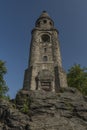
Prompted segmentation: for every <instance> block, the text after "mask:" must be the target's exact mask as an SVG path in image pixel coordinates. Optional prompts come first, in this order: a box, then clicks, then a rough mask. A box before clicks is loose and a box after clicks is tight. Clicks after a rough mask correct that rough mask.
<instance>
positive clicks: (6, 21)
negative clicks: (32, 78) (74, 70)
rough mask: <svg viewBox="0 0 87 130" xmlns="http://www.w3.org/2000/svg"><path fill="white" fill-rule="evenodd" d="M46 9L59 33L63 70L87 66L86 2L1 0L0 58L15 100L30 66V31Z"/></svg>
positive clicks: (10, 92)
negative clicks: (25, 72)
mask: <svg viewBox="0 0 87 130" xmlns="http://www.w3.org/2000/svg"><path fill="white" fill-rule="evenodd" d="M43 10H46V11H47V12H48V13H49V15H50V16H51V18H52V19H53V20H54V23H55V27H56V28H57V29H58V30H59V38H60V44H61V53H62V60H63V67H64V68H65V70H66V71H67V70H68V69H69V68H70V66H72V65H73V64H74V63H78V64H81V65H82V66H86V67H87V58H86V56H87V0H37V1H36V0H0V59H1V60H3V61H6V66H7V69H8V73H7V75H6V76H5V80H6V83H7V85H8V87H9V89H10V90H9V94H10V96H11V97H12V98H13V97H15V95H16V93H17V91H18V90H19V89H21V88H22V86H23V78H24V70H25V69H26V68H27V65H28V56H29V46H30V40H31V30H32V29H33V28H34V26H35V21H36V19H37V18H38V17H39V15H40V14H41V12H42V11H43Z"/></svg>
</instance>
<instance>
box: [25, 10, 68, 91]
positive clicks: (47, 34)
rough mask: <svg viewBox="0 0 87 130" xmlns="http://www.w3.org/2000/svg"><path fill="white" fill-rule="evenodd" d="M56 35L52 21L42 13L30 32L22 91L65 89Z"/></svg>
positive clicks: (64, 78) (64, 75) (63, 72)
mask: <svg viewBox="0 0 87 130" xmlns="http://www.w3.org/2000/svg"><path fill="white" fill-rule="evenodd" d="M58 35H59V32H58V30H57V29H55V27H54V22H53V20H52V19H51V18H50V17H49V15H48V14H47V12H46V11H43V12H42V14H41V15H40V17H39V18H38V19H37V21H36V23H35V28H34V29H33V30H32V39H31V45H30V55H29V56H30V57H29V64H28V68H27V69H26V70H25V75H24V84H23V89H24V90H44V91H58V90H59V89H60V88H61V87H62V88H63V87H67V79H66V73H65V71H64V70H63V68H62V61H61V54H60V45H59V44H60V43H59V37H58Z"/></svg>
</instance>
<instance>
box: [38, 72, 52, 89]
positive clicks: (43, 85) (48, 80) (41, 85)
mask: <svg viewBox="0 0 87 130" xmlns="http://www.w3.org/2000/svg"><path fill="white" fill-rule="evenodd" d="M52 83H53V76H52V74H51V72H50V71H49V70H42V71H40V72H39V73H38V75H37V77H36V87H37V88H36V89H38V90H44V91H51V90H52Z"/></svg>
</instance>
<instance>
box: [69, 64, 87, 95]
mask: <svg viewBox="0 0 87 130" xmlns="http://www.w3.org/2000/svg"><path fill="white" fill-rule="evenodd" d="M67 81H68V86H70V87H75V88H77V89H78V90H80V91H81V92H82V93H83V94H85V95H87V68H85V67H84V68H81V66H80V65H79V64H75V65H73V66H72V67H71V68H70V69H69V70H68V73H67Z"/></svg>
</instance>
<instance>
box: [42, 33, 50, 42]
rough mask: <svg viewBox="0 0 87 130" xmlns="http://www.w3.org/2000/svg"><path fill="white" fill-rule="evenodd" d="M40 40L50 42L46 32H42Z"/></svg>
mask: <svg viewBox="0 0 87 130" xmlns="http://www.w3.org/2000/svg"><path fill="white" fill-rule="evenodd" d="M41 39H42V42H50V36H49V35H47V34H43V35H42V36H41Z"/></svg>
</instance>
